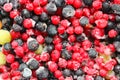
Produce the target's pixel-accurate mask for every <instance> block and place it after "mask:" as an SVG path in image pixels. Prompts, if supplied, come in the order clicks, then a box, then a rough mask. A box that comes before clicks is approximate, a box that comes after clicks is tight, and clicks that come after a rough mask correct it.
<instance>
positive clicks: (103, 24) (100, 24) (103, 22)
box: [95, 19, 108, 28]
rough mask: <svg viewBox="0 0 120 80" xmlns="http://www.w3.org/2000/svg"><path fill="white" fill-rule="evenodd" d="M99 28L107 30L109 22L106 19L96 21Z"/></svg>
mask: <svg viewBox="0 0 120 80" xmlns="http://www.w3.org/2000/svg"><path fill="white" fill-rule="evenodd" d="M95 23H96V25H97V27H98V28H105V27H107V24H108V22H107V21H106V20H105V19H98V20H96V21H95Z"/></svg>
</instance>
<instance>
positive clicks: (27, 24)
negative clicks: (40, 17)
mask: <svg viewBox="0 0 120 80" xmlns="http://www.w3.org/2000/svg"><path fill="white" fill-rule="evenodd" d="M23 26H24V27H25V28H27V29H29V28H32V20H31V19H25V20H24V21H23Z"/></svg>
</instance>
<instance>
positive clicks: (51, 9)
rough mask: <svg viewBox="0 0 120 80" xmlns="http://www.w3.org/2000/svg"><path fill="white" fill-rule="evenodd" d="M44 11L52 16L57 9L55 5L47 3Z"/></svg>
mask: <svg viewBox="0 0 120 80" xmlns="http://www.w3.org/2000/svg"><path fill="white" fill-rule="evenodd" d="M46 10H47V12H48V13H49V14H54V13H55V12H56V11H57V7H56V5H55V3H53V2H49V3H48V4H47V5H46Z"/></svg>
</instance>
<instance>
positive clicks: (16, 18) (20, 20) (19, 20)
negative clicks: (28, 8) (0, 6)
mask: <svg viewBox="0 0 120 80" xmlns="http://www.w3.org/2000/svg"><path fill="white" fill-rule="evenodd" d="M14 21H15V23H16V24H22V22H23V18H22V17H21V16H16V17H15V18H14Z"/></svg>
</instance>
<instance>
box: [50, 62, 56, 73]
mask: <svg viewBox="0 0 120 80" xmlns="http://www.w3.org/2000/svg"><path fill="white" fill-rule="evenodd" d="M48 68H49V70H50V71H51V72H55V71H57V69H58V66H57V64H56V63H55V62H53V61H49V62H48Z"/></svg>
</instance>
